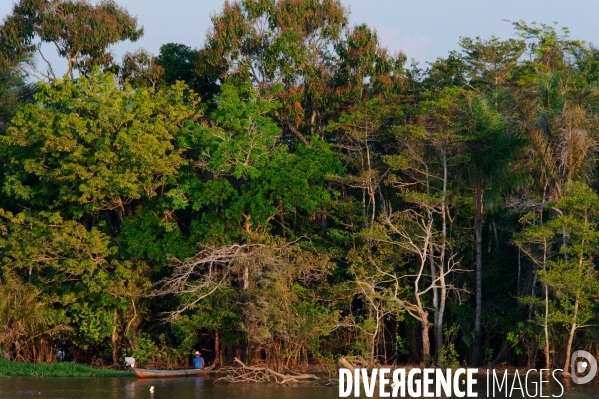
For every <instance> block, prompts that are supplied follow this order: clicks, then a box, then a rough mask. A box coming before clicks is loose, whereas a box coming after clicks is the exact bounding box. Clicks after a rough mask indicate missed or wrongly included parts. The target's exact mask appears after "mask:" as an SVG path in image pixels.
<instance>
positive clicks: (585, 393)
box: [0, 377, 599, 399]
mask: <svg viewBox="0 0 599 399" xmlns="http://www.w3.org/2000/svg"><path fill="white" fill-rule="evenodd" d="M479 383H481V385H480V386H479V387H478V388H479V391H478V392H479V395H478V397H479V398H486V386H485V385H484V381H481V380H479ZM562 384H563V385H564V387H565V390H566V393H565V394H564V395H563V396H562V398H564V399H599V377H598V378H595V380H594V381H593V382H591V383H590V384H587V385H576V384H573V383H572V381H571V380H569V379H566V380H564V381H562ZM152 386H153V387H154V392H150V387H152ZM531 393H533V391H531ZM560 393H561V388H560V386H559V385H558V384H556V383H553V384H551V385H550V386H548V387H545V388H544V389H543V395H552V394H555V395H559V394H560ZM33 397H35V398H44V399H46V398H47V399H75V398H85V399H122V398H132V399H141V398H144V399H162V398H164V399H167V398H168V399H175V398H177V399H178V398H210V399H254V398H255V399H304V398H305V399H329V398H338V397H339V391H338V387H337V386H328V387H320V386H299V387H298V386H280V385H276V384H268V385H264V384H227V383H214V378H211V377H182V378H160V379H134V378H5V379H0V399H4V398H33ZM351 397H352V398H353V395H352V396H351ZM361 397H362V398H364V397H365V396H364V394H363V392H362V396H361ZM497 397H500V396H499V395H497ZM501 397H503V396H501ZM520 397H522V396H521V394H520V391H517V390H516V391H514V394H513V395H512V398H520ZM537 397H538V396H537Z"/></svg>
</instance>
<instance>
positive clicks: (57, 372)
mask: <svg viewBox="0 0 599 399" xmlns="http://www.w3.org/2000/svg"><path fill="white" fill-rule="evenodd" d="M5 377H135V374H134V373H132V372H128V371H117V370H107V369H98V368H94V367H90V366H85V365H83V364H77V363H73V362H61V363H53V364H47V363H25V362H11V361H8V360H0V378H5Z"/></svg>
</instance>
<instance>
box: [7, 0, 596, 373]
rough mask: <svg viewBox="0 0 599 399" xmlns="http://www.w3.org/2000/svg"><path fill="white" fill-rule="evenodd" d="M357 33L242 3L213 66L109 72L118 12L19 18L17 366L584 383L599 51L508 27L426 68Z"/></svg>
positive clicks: (10, 142) (207, 47)
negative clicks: (303, 371)
mask: <svg viewBox="0 0 599 399" xmlns="http://www.w3.org/2000/svg"><path fill="white" fill-rule="evenodd" d="M206 12H209V10H206ZM348 12H349V11H348V10H347V9H346V8H345V7H344V6H343V4H342V2H341V1H339V0H305V1H295V0H241V1H237V2H233V1H230V2H225V4H224V7H223V8H222V10H220V11H219V12H217V13H215V14H214V15H213V16H212V24H213V25H212V27H211V29H210V30H209V31H208V33H207V35H206V37H205V38H202V37H197V38H190V41H191V42H195V43H197V46H198V47H196V48H191V47H188V46H186V45H183V44H177V43H165V44H164V45H162V46H161V47H160V52H159V54H157V55H156V54H150V53H149V52H147V51H145V50H143V49H140V50H136V51H131V52H129V53H127V54H125V56H124V57H123V58H122V60H117V59H115V57H114V55H113V53H111V51H110V48H111V46H112V45H113V44H115V43H118V42H121V41H125V40H129V41H131V42H135V41H136V40H137V39H138V38H140V37H141V36H142V35H143V29H142V28H141V27H140V26H139V25H138V21H137V19H136V18H135V17H133V16H132V15H131V14H130V13H129V12H128V11H127V10H125V9H124V8H122V7H120V6H119V5H118V4H116V3H115V2H114V1H113V0H101V1H99V2H97V3H91V2H89V1H88V0H20V1H18V2H17V3H15V4H14V6H13V11H12V13H11V14H10V15H7V16H5V18H4V20H3V22H2V25H1V26H0V352H1V353H2V356H4V357H5V358H7V359H12V360H25V361H32V362H53V361H55V360H56V354H57V347H63V348H64V349H65V350H66V352H67V353H68V356H69V357H70V358H71V359H74V360H75V361H78V362H95V363H103V364H104V365H109V364H113V363H118V362H119V361H120V360H121V359H122V358H123V356H125V355H133V356H134V357H135V358H136V359H138V361H140V362H142V363H145V364H155V365H160V366H162V367H175V366H177V365H181V364H185V363H186V362H187V361H188V356H189V354H190V353H192V352H193V351H194V350H196V349H201V350H202V351H203V354H204V356H205V358H206V359H207V360H208V361H209V362H216V363H217V364H229V363H231V361H232V360H233V358H234V357H239V358H240V359H243V360H244V361H246V362H249V363H259V362H262V363H268V364H270V365H272V366H273V367H279V368H280V367H282V366H294V367H297V366H301V365H306V364H318V365H322V366H324V367H330V366H332V365H334V364H335V361H336V359H337V358H338V357H339V356H354V357H361V358H362V359H364V361H366V362H368V363H369V364H371V365H373V364H392V363H397V364H402V363H424V364H436V365H439V366H445V367H457V366H461V365H464V364H468V365H471V366H482V365H490V366H491V367H493V366H496V365H499V364H509V365H514V366H526V367H529V368H533V367H536V368H540V367H544V368H549V367H551V368H562V369H564V370H568V369H569V359H570V354H571V353H572V351H573V350H577V349H586V350H589V351H591V352H593V353H596V351H597V350H598V348H597V347H596V342H597V339H596V338H597V336H598V335H599V323H597V321H598V317H599V303H598V300H599V278H598V276H597V260H596V259H595V257H596V256H597V255H598V254H599V246H598V244H599V225H598V223H599V194H598V192H597V191H596V190H597V189H599V185H598V181H597V179H596V177H597V175H598V173H599V172H598V171H597V165H596V157H597V153H598V151H599V146H598V139H599V85H598V78H599V50H598V49H596V48H595V47H593V46H592V45H590V44H588V43H585V42H583V41H579V40H571V39H570V38H569V35H568V30H567V29H566V28H561V27H560V26H558V25H557V24H550V25H545V24H536V23H527V22H524V21H514V22H511V23H512V25H513V29H514V30H513V37H512V38H509V39H506V40H504V39H500V38H496V37H490V38H480V37H476V38H461V39H459V42H458V43H457V44H456V48H457V50H455V51H452V52H450V53H449V54H448V55H447V57H445V58H438V59H437V60H436V61H435V62H433V63H430V64H427V65H419V64H416V63H410V62H409V60H408V57H409V54H402V53H398V54H391V53H390V52H389V51H388V50H387V49H386V48H384V47H382V46H381V45H380V44H379V41H378V38H377V33H376V31H375V30H374V29H372V28H371V27H368V26H366V25H359V26H350V24H349V22H348ZM507 23H509V22H507ZM133 46H134V43H133V44H132V48H133ZM47 51H52V52H56V51H57V52H58V54H59V56H60V57H61V58H60V59H61V60H62V62H64V65H60V66H58V65H51V63H49V62H48V61H47V60H48V57H47V54H46V53H45V52H47ZM59 67H60V68H63V70H64V69H66V70H67V73H66V74H65V76H63V77H60V76H56V75H55V72H54V71H55V68H59Z"/></svg>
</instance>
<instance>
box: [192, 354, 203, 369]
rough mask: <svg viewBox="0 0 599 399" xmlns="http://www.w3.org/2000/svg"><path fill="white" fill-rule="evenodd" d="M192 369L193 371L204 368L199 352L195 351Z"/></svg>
mask: <svg viewBox="0 0 599 399" xmlns="http://www.w3.org/2000/svg"><path fill="white" fill-rule="evenodd" d="M193 368H194V369H203V368H204V358H203V357H202V354H201V353H200V352H199V351H196V353H195V357H194V358H193Z"/></svg>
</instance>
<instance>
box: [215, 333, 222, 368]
mask: <svg viewBox="0 0 599 399" xmlns="http://www.w3.org/2000/svg"><path fill="white" fill-rule="evenodd" d="M220 363H221V358H220V337H219V333H218V329H216V330H214V364H220Z"/></svg>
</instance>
